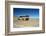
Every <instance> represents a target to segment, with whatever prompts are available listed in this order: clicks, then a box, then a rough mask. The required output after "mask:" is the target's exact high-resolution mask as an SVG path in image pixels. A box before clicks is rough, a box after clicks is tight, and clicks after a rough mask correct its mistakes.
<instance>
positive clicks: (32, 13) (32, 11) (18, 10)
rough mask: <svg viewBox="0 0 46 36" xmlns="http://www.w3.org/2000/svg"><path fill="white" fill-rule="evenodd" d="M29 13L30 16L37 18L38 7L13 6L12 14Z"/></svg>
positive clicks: (21, 14) (22, 14) (23, 14)
mask: <svg viewBox="0 0 46 36" xmlns="http://www.w3.org/2000/svg"><path fill="white" fill-rule="evenodd" d="M25 15H29V17H32V18H38V17H39V9H33V8H13V16H17V17H19V16H25Z"/></svg>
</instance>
